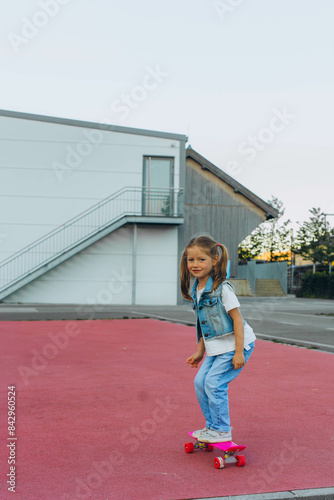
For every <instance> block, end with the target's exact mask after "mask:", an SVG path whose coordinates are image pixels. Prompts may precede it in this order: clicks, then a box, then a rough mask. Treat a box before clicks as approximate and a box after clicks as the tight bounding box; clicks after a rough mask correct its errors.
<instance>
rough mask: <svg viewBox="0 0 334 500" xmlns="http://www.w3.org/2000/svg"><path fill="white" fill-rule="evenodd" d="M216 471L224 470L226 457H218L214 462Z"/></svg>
mask: <svg viewBox="0 0 334 500" xmlns="http://www.w3.org/2000/svg"><path fill="white" fill-rule="evenodd" d="M214 464H215V467H216V469H223V468H224V467H225V458H224V457H216V458H215V461H214Z"/></svg>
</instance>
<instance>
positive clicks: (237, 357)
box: [180, 236, 256, 443]
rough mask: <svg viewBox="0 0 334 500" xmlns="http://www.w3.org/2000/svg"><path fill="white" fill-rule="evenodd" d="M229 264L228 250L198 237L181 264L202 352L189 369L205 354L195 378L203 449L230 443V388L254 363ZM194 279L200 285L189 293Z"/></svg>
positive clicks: (251, 341)
mask: <svg viewBox="0 0 334 500" xmlns="http://www.w3.org/2000/svg"><path fill="white" fill-rule="evenodd" d="M227 261H228V255H227V250H226V248H225V247H224V245H222V244H221V243H217V242H216V241H215V240H214V239H213V238H211V237H210V236H199V237H197V238H193V239H192V240H191V241H190V242H189V243H188V245H187V246H186V247H185V249H184V251H183V253H182V258H181V264H180V277H181V291H182V295H183V297H184V298H185V299H187V300H192V306H193V309H194V311H195V314H196V333H197V343H198V349H197V352H196V353H195V354H193V355H192V356H190V358H188V359H187V363H189V364H190V366H191V367H192V368H197V366H198V364H199V363H200V361H201V360H202V359H203V358H204V354H205V351H206V354H207V355H206V358H205V360H204V362H203V364H202V366H201V368H200V370H199V372H198V373H197V375H196V377H195V390H196V395H197V399H198V402H199V405H200V407H201V410H202V412H203V415H204V418H205V420H206V425H205V427H204V429H201V430H199V431H195V432H194V434H193V435H194V437H196V438H198V439H200V441H202V442H204V443H217V442H223V441H232V432H231V430H232V427H230V417H229V404H228V395H227V390H228V384H229V383H230V382H231V381H232V380H233V379H235V378H236V377H237V376H238V375H239V373H240V372H241V370H242V367H243V366H244V365H245V364H246V362H247V361H248V359H249V358H250V356H251V354H252V352H253V349H254V345H255V339H256V337H255V335H254V332H253V330H252V328H251V327H250V326H249V325H248V324H247V323H246V321H245V320H244V319H243V318H242V316H241V314H240V311H239V307H240V304H239V301H238V299H237V297H236V295H235V294H234V289H233V287H232V285H231V284H230V283H228V281H225V278H226V267H227ZM192 276H193V277H195V278H196V279H195V283H194V286H193V288H192V291H191V292H190V293H189V286H190V278H191V277H192Z"/></svg>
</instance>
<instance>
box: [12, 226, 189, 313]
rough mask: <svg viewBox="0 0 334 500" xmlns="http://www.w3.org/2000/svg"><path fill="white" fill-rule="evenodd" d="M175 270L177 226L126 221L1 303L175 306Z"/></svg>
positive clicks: (176, 263) (176, 278) (176, 279)
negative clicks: (128, 222)
mask: <svg viewBox="0 0 334 500" xmlns="http://www.w3.org/2000/svg"><path fill="white" fill-rule="evenodd" d="M136 227H137V229H136ZM177 269H178V228H177V227H175V226H165V225H161V226H156V225H154V226H153V225H146V224H142V225H138V226H134V225H127V226H124V227H121V228H119V229H117V230H116V231H114V232H112V233H111V234H109V235H108V236H106V237H104V238H102V239H101V240H99V241H98V242H96V243H94V244H93V245H91V246H90V247H88V248H87V249H86V250H84V251H82V252H79V253H78V254H76V255H75V256H74V257H72V258H70V259H68V260H67V261H65V262H63V263H62V264H60V265H59V266H57V267H55V268H54V269H52V270H51V271H49V272H47V273H45V274H44V275H43V276H41V277H40V278H37V279H36V280H34V281H33V282H31V283H29V284H28V285H26V286H24V287H22V288H21V289H20V290H18V291H17V292H15V293H13V294H11V295H9V296H8V297H6V298H5V299H4V302H6V303H17V302H22V303H25V304H29V303H30V304H33V303H41V304H43V303H53V304H113V305H115V304H125V305H126V304H138V305H146V304H150V305H176V303H177V289H178V286H179V285H178V275H177Z"/></svg>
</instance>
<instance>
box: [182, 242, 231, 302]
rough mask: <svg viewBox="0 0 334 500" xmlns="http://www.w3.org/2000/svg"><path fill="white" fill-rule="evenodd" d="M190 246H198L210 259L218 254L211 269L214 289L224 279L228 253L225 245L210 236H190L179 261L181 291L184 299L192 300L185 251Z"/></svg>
mask: <svg viewBox="0 0 334 500" xmlns="http://www.w3.org/2000/svg"><path fill="white" fill-rule="evenodd" d="M191 247H200V248H201V249H202V250H203V251H204V252H205V253H206V254H207V255H209V256H210V257H211V258H212V259H213V258H214V257H217V255H218V256H219V261H218V263H217V265H216V266H215V267H214V268H213V269H212V281H213V289H214V290H216V289H217V288H218V287H219V285H220V284H221V283H222V282H223V281H224V280H225V278H226V268H227V262H228V253H227V250H226V247H225V246H224V245H222V244H221V243H217V242H216V241H215V240H214V239H213V238H211V236H197V237H196V238H192V239H191V240H190V241H189V243H188V245H186V247H185V249H184V250H183V252H182V257H181V262H180V279H181V292H182V295H183V297H184V298H185V299H186V300H192V298H191V295H190V294H189V286H190V278H191V275H190V272H189V270H188V263H187V257H188V256H187V251H188V248H191ZM219 249H220V255H219Z"/></svg>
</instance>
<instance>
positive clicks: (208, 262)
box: [187, 246, 219, 284]
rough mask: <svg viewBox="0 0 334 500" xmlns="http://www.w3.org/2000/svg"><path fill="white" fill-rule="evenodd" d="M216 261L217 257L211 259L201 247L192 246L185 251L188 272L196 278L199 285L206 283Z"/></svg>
mask: <svg viewBox="0 0 334 500" xmlns="http://www.w3.org/2000/svg"><path fill="white" fill-rule="evenodd" d="M218 261H219V256H218V255H217V256H216V257H214V258H212V257H211V256H210V255H208V254H207V253H206V252H205V251H204V250H203V249H202V248H201V247H198V246H194V247H191V248H188V250H187V264H188V270H189V272H190V274H191V275H192V276H195V277H196V278H198V280H199V282H200V284H203V283H206V282H207V280H208V278H209V276H210V274H211V271H212V269H213V268H214V266H215V265H216V264H217V263H218Z"/></svg>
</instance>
